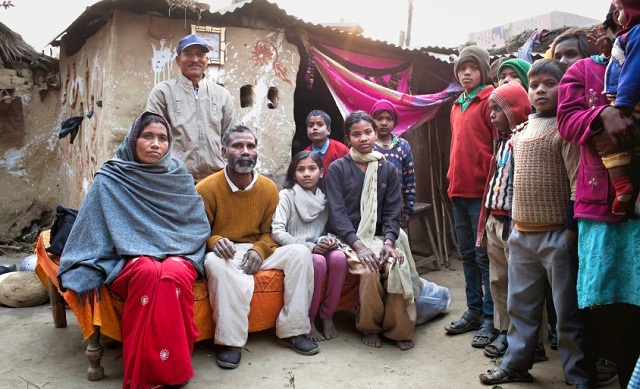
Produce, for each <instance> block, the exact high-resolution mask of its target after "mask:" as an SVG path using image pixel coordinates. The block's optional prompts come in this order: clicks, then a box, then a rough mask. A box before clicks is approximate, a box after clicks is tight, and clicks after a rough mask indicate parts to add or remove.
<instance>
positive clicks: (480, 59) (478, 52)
mask: <svg viewBox="0 0 640 389" xmlns="http://www.w3.org/2000/svg"><path fill="white" fill-rule="evenodd" d="M469 61H473V62H475V63H476V64H478V67H480V74H481V78H480V85H486V84H487V80H488V79H489V76H490V72H489V67H490V65H489V52H488V51H487V49H484V48H482V47H480V46H467V47H465V48H464V49H462V51H461V52H460V56H459V57H458V59H457V60H456V62H455V64H454V65H453V74H454V75H455V77H456V80H458V82H460V79H458V67H459V66H460V65H461V64H463V63H464V62H469Z"/></svg>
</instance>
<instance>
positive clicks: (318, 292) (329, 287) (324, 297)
mask: <svg viewBox="0 0 640 389" xmlns="http://www.w3.org/2000/svg"><path fill="white" fill-rule="evenodd" d="M346 277H347V257H346V255H345V254H344V252H342V251H341V250H331V251H329V252H327V253H325V254H324V255H321V254H313V280H314V282H313V283H314V288H313V297H312V298H311V306H310V307H309V321H310V322H311V323H313V322H314V320H315V318H316V315H320V318H321V319H327V318H330V317H331V316H333V313H334V312H335V310H336V307H337V306H338V303H339V302H340V293H341V291H342V284H344V279H345V278H346ZM323 285H325V288H324V293H323V290H322V286H323Z"/></svg>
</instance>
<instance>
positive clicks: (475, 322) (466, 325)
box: [444, 311, 482, 335]
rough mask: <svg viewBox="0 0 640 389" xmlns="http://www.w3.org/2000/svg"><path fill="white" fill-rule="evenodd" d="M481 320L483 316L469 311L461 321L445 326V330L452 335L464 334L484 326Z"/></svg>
mask: <svg viewBox="0 0 640 389" xmlns="http://www.w3.org/2000/svg"><path fill="white" fill-rule="evenodd" d="M481 320H482V316H479V315H476V314H474V313H471V312H469V311H467V312H465V313H464V314H463V315H462V317H461V318H460V320H457V321H454V322H451V324H448V325H446V326H444V330H445V331H447V333H449V334H451V335H457V334H464V333H465V332H469V331H473V330H477V329H478V328H480V326H481V325H482V322H481Z"/></svg>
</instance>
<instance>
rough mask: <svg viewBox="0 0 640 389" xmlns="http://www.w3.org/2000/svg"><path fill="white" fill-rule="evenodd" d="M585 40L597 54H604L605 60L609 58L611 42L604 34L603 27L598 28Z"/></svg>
mask: <svg viewBox="0 0 640 389" xmlns="http://www.w3.org/2000/svg"><path fill="white" fill-rule="evenodd" d="M587 40H588V41H589V43H590V44H591V46H593V47H594V48H595V49H596V51H597V52H598V53H601V54H604V56H605V57H607V58H608V57H610V56H611V49H612V48H613V42H612V41H611V39H609V37H608V36H607V35H606V34H605V32H604V27H602V26H599V27H598V28H597V29H596V31H595V32H594V33H592V34H589V35H588V36H587Z"/></svg>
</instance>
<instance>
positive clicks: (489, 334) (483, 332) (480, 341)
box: [471, 323, 498, 348]
mask: <svg viewBox="0 0 640 389" xmlns="http://www.w3.org/2000/svg"><path fill="white" fill-rule="evenodd" d="M497 337H498V330H497V329H495V328H494V327H493V323H491V324H488V325H483V326H482V327H480V329H479V330H478V332H476V334H475V335H474V336H473V339H472V340H471V346H472V347H475V348H485V347H486V346H488V345H489V344H491V342H493V341H494V340H495V339H496V338H497Z"/></svg>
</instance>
